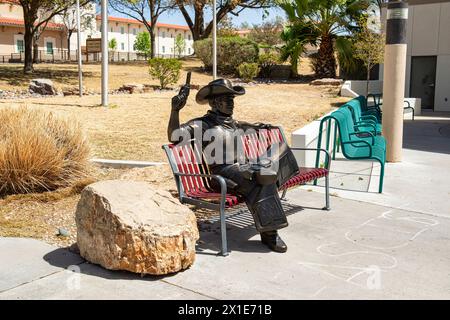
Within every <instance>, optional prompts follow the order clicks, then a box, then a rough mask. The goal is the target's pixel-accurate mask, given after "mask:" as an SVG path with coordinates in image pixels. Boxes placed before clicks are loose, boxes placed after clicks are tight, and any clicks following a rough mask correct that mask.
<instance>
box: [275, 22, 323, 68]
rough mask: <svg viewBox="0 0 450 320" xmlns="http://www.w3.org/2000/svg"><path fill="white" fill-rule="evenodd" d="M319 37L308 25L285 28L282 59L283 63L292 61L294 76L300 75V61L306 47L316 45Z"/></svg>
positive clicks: (282, 37)
mask: <svg viewBox="0 0 450 320" xmlns="http://www.w3.org/2000/svg"><path fill="white" fill-rule="evenodd" d="M317 37H318V34H317V33H316V30H315V29H314V28H312V26H311V25H310V24H308V23H304V24H300V23H298V24H292V25H288V26H286V27H285V28H284V30H283V32H282V33H281V40H283V41H284V42H285V45H284V46H283V47H281V54H280V59H281V60H282V61H287V60H290V62H291V66H292V76H294V77H296V76H297V75H298V60H299V59H300V55H301V54H302V53H303V52H304V48H305V45H306V44H313V45H316V39H317Z"/></svg>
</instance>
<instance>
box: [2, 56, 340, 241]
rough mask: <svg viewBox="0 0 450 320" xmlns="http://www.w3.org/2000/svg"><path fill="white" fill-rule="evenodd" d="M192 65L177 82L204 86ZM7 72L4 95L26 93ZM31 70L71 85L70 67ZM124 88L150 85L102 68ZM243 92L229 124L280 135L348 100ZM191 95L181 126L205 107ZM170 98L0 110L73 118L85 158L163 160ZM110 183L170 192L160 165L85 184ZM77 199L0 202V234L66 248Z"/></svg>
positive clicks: (138, 68)
mask: <svg viewBox="0 0 450 320" xmlns="http://www.w3.org/2000/svg"><path fill="white" fill-rule="evenodd" d="M199 66H200V64H199V62H198V61H195V60H189V61H186V62H185V63H184V70H183V73H182V75H181V79H180V81H179V83H180V84H181V83H183V81H184V78H185V73H186V71H193V74H192V83H193V84H198V85H205V84H207V83H208V82H209V81H210V79H211V77H210V75H208V74H205V73H203V72H201V69H200V67H199ZM308 67H309V66H308V64H307V63H303V64H301V70H300V71H301V73H302V74H305V73H308V72H310V70H309V68H308ZM5 68H6V69H7V71H8V70H10V69H11V71H10V73H8V72H6V73H5ZM14 68H16V69H17V68H18V66H16V67H12V66H0V89H11V84H13V83H14V82H15V83H16V84H14V85H15V86H19V87H26V85H27V83H28V79H27V78H25V77H24V76H22V75H21V73H20V70H19V71H18V70H15V71H14ZM36 68H37V69H38V70H41V68H42V70H43V71H45V70H46V71H45V72H47V74H48V75H50V74H52V75H54V77H53V80H54V81H55V83H56V85H57V86H59V87H60V88H62V87H64V86H67V85H75V84H76V66H73V65H38V66H36ZM6 74H9V76H7V75H6ZM44 75H45V74H44ZM129 82H138V83H149V84H156V82H155V81H152V80H150V79H149V76H148V73H147V67H146V65H132V66H123V65H122V66H121V65H112V66H111V67H110V83H111V88H118V87H120V86H121V85H122V84H124V83H129ZM85 84H86V87H88V88H91V89H93V90H98V86H99V84H100V66H99V65H88V66H85ZM246 91H247V93H246V94H245V95H244V96H242V97H239V98H237V99H236V101H235V102H236V108H235V118H237V119H240V120H245V121H248V122H265V123H272V124H280V125H282V126H283V127H284V129H285V132H286V134H287V136H288V137H290V134H291V132H292V131H293V130H295V129H298V128H300V127H302V126H303V125H305V124H306V123H308V122H310V121H311V120H313V119H316V118H317V117H319V116H321V115H322V114H324V113H325V112H328V111H329V110H330V109H331V108H332V107H333V106H336V105H338V104H341V103H343V102H345V101H346V100H348V99H347V98H342V97H339V96H338V95H337V89H336V88H331V87H314V86H310V85H309V84H307V83H273V84H255V85H249V86H247V87H246ZM196 92H197V91H196V90H191V95H190V97H189V101H188V103H187V105H186V107H185V108H184V109H183V110H182V111H181V121H182V122H184V121H187V120H189V119H191V118H193V117H198V116H201V115H203V114H204V113H205V112H206V111H207V109H208V107H207V106H200V105H197V104H196V103H195V94H196ZM175 93H176V91H154V92H150V93H145V94H134V95H128V94H120V95H110V99H109V103H110V105H109V107H108V108H103V107H100V106H99V103H100V96H99V95H92V96H85V97H82V98H79V97H76V96H69V97H59V96H58V97H52V98H29V99H15V100H0V108H3V107H10V106H22V105H25V106H29V107H31V108H36V109H43V110H47V111H48V110H51V111H54V112H55V113H57V114H60V115H62V116H64V117H68V118H69V119H76V120H78V121H79V122H80V123H81V124H82V127H83V129H84V130H85V131H86V134H87V136H88V138H89V141H90V146H91V157H98V158H109V159H132V160H147V161H166V159H165V155H164V154H163V151H162V150H161V145H162V144H163V143H166V142H167V137H166V128H167V122H168V118H169V113H170V100H171V98H172V96H173V95H174V94H175ZM118 177H122V178H130V177H131V178H135V179H143V180H146V181H149V182H151V183H154V184H157V185H160V186H162V187H164V188H166V189H174V188H175V186H174V184H173V181H172V177H171V174H170V172H169V170H168V167H167V166H162V167H160V168H147V169H134V170H112V169H97V170H96V174H95V176H94V177H93V179H94V180H102V179H111V178H118ZM78 199H79V188H78V187H74V188H68V189H63V190H60V191H57V192H53V193H49V194H40V195H27V196H13V197H9V198H6V199H0V236H24V237H34V238H40V239H44V240H45V241H47V242H50V243H53V244H57V245H68V244H71V243H73V242H74V241H75V237H76V228H75V222H74V212H75V208H76V203H77V201H78ZM59 227H62V228H65V229H67V230H69V232H70V234H71V236H70V237H68V238H63V237H58V236H56V232H57V229H58V228H59Z"/></svg>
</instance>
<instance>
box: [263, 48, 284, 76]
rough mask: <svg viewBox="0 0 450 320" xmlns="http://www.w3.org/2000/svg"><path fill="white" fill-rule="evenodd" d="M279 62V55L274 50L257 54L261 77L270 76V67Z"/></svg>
mask: <svg viewBox="0 0 450 320" xmlns="http://www.w3.org/2000/svg"><path fill="white" fill-rule="evenodd" d="M279 62H280V57H279V55H278V54H276V53H275V52H267V53H263V54H261V55H260V56H259V59H258V63H259V67H260V70H261V71H260V74H261V77H262V78H270V73H271V72H272V68H273V67H274V66H275V65H276V64H278V63H279Z"/></svg>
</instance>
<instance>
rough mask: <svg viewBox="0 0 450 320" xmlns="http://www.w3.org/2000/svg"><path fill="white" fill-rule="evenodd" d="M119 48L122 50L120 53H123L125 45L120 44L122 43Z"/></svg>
mask: <svg viewBox="0 0 450 320" xmlns="http://www.w3.org/2000/svg"><path fill="white" fill-rule="evenodd" d="M120 48H121V49H122V51H124V50H125V43H123V42H122V43H121V44H120Z"/></svg>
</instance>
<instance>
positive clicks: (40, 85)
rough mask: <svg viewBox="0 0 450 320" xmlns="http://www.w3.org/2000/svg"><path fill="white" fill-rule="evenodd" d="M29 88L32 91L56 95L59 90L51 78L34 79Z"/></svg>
mask: <svg viewBox="0 0 450 320" xmlns="http://www.w3.org/2000/svg"><path fill="white" fill-rule="evenodd" d="M28 89H29V91H30V93H37V94H40V95H52V96H54V95H56V94H57V90H56V89H55V87H54V86H53V82H52V80H50V79H32V80H31V81H30V85H29V87H28Z"/></svg>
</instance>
